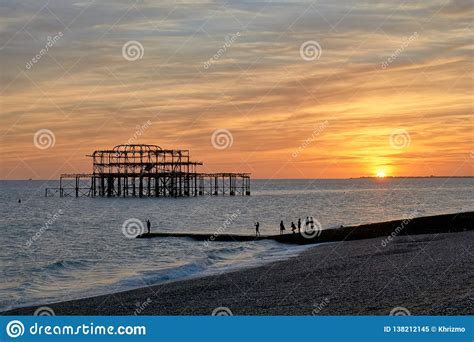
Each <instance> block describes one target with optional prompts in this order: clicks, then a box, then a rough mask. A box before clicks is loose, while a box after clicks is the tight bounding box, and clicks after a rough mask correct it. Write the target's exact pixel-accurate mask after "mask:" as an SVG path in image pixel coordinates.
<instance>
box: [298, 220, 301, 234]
mask: <svg viewBox="0 0 474 342" xmlns="http://www.w3.org/2000/svg"><path fill="white" fill-rule="evenodd" d="M299 233H301V218H299V219H298V234H299Z"/></svg>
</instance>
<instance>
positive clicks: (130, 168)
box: [45, 145, 250, 197]
mask: <svg viewBox="0 0 474 342" xmlns="http://www.w3.org/2000/svg"><path fill="white" fill-rule="evenodd" d="M88 157H91V158H92V166H93V172H92V173H81V174H62V175H61V177H60V180H59V188H47V189H46V190H45V195H46V196H53V195H54V194H59V196H60V197H68V196H74V197H191V196H203V195H213V196H217V195H230V196H235V195H242V196H249V195H250V174H249V173H200V172H198V166H200V165H202V164H203V163H202V162H198V161H192V160H190V157H189V151H188V150H165V149H162V148H161V147H159V146H156V145H118V146H115V147H114V148H113V149H112V150H98V151H94V153H92V155H88Z"/></svg>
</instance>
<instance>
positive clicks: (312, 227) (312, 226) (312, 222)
mask: <svg viewBox="0 0 474 342" xmlns="http://www.w3.org/2000/svg"><path fill="white" fill-rule="evenodd" d="M309 224H310V227H311V231H313V230H314V221H313V216H311V218H310V219H309Z"/></svg>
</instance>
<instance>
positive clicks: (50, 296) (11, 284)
mask: <svg viewBox="0 0 474 342" xmlns="http://www.w3.org/2000/svg"><path fill="white" fill-rule="evenodd" d="M57 186H58V182H57V181H39V180H29V181H0V203H1V206H0V210H1V215H0V246H1V248H0V311H4V310H8V309H11V308H16V307H21V306H27V305H41V304H45V303H51V302H57V301H63V300H70V299H77V298H83V297H88V296H94V295H100V294H107V293H113V292H119V291H123V290H128V289H133V288H139V287H144V286H149V285H154V284H160V283H165V282H171V281H176V280H181V279H189V278H192V277H200V276H205V275H210V274H219V273H223V272H229V271H232V270H237V269H241V268H246V267H252V266H257V265H262V264H265V263H269V262H272V261H276V260H283V259H287V258H290V257H293V256H297V255H299V254H300V253H301V252H302V251H303V250H305V249H307V248H310V247H308V246H292V245H285V244H281V243H278V242H276V241H265V240H264V241H253V242H217V241H213V240H212V239H211V238H210V239H209V240H208V241H195V240H192V239H190V238H176V237H173V238H153V239H135V238H134V236H135V235H136V234H137V233H139V232H141V231H142V229H143V227H146V224H145V222H146V220H150V222H151V231H152V232H189V233H208V234H209V236H210V237H211V236H213V235H216V234H230V233H232V234H243V235H253V234H255V228H254V224H255V222H256V221H258V222H260V231H261V234H262V235H266V234H278V233H279V223H280V220H283V221H284V223H285V225H286V226H287V232H288V228H289V226H290V224H291V222H292V221H293V222H295V224H296V221H297V220H298V218H301V219H302V221H304V220H305V218H306V217H313V220H314V221H315V222H318V224H320V226H321V227H322V228H323V229H327V228H331V227H339V226H341V225H344V226H349V225H358V224H364V223H372V222H380V221H387V220H393V219H401V218H411V217H419V216H427V215H437V214H443V213H456V212H465V211H473V210H474V202H473V198H474V179H473V178H434V177H433V178H383V179H376V178H360V179H333V180H331V179H325V180H252V182H251V196H232V197H231V196H202V197H191V198H87V197H80V198H75V197H63V198H60V197H58V196H56V197H45V196H44V194H45V188H46V187H57ZM19 200H21V203H20V202H19ZM316 248H317V246H316ZM295 262H298V261H297V259H296V260H295Z"/></svg>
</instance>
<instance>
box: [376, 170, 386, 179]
mask: <svg viewBox="0 0 474 342" xmlns="http://www.w3.org/2000/svg"><path fill="white" fill-rule="evenodd" d="M376 177H377V178H384V177H385V172H383V171H377V174H376Z"/></svg>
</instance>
